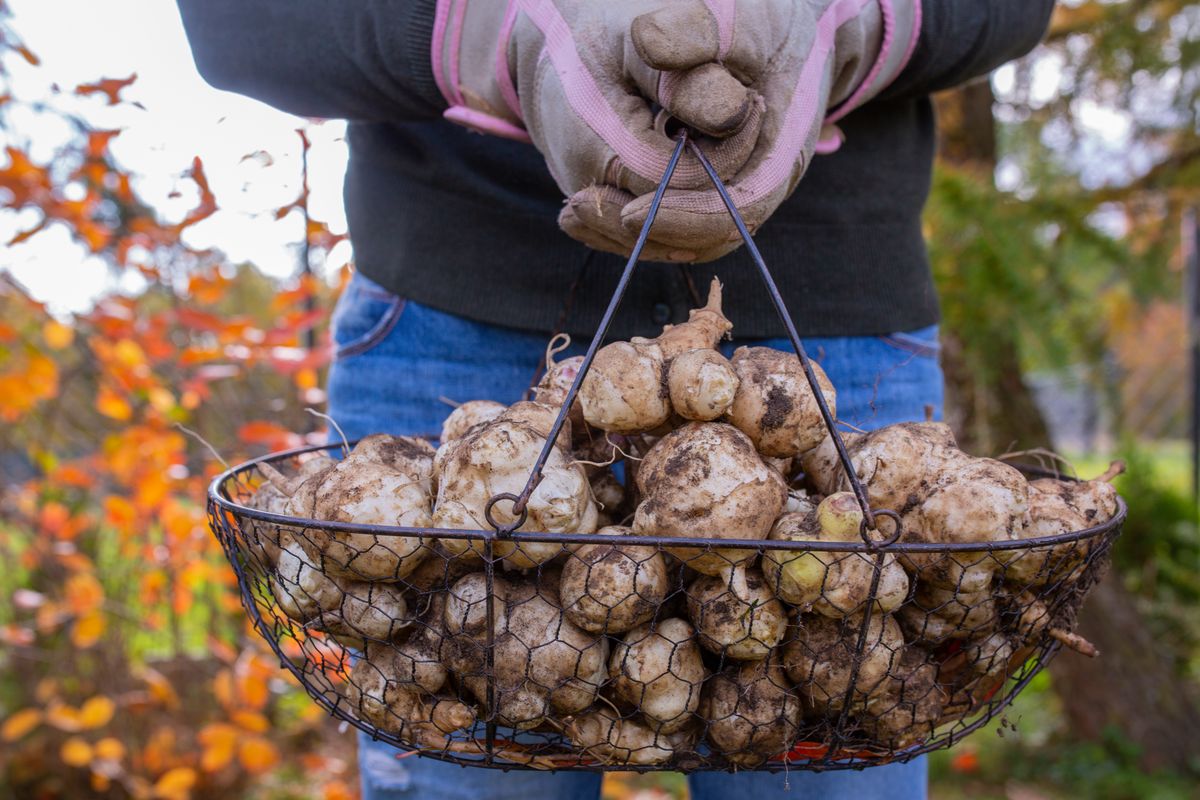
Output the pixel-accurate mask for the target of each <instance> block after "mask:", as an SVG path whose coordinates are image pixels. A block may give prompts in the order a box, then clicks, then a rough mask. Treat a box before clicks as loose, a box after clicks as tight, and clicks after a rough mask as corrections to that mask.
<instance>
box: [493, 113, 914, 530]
mask: <svg viewBox="0 0 1200 800" xmlns="http://www.w3.org/2000/svg"><path fill="white" fill-rule="evenodd" d="M685 147H687V148H689V149H690V150H691V152H692V154H693V155H694V156H695V157H696V159H697V160H698V161H699V162H700V165H701V166H702V167H703V168H704V171H705V172H706V173H708V177H709V179H710V180H711V181H712V184H713V187H714V188H715V189H716V190H717V194H718V195H720V197H721V201H722V202H723V203H724V204H725V208H726V210H727V211H728V212H729V216H730V217H731V218H732V219H733V224H734V225H735V226H737V230H738V233H740V234H741V236H742V241H743V242H744V243H745V245H746V249H747V251H748V252H749V253H750V257H751V258H752V259H753V260H754V264H755V266H756V267H758V272H759V275H760V276H761V277H762V280H763V283H764V284H765V285H766V287H767V292H768V293H769V294H770V296H771V302H772V304H773V305H774V306H775V311H776V313H777V314H778V315H779V319H780V320H781V321H782V322H783V324H784V327H785V328H786V329H787V334H788V339H789V341H791V344H792V347H793V349H794V350H795V351H796V356H797V357H798V358H799V359H800V366H801V367H802V368H803V369H804V376H805V378H806V379H807V380H808V385H809V387H810V388H811V389H812V393H813V397H815V398H816V401H817V407H818V408H819V409H820V411H821V419H822V420H823V421H824V423H825V429H826V430H827V431H828V432H829V436H830V438H831V439H832V440H833V444H834V447H835V448H836V449H837V454H838V460H839V462H840V463H841V465H842V469H843V470H844V472H845V474H846V478H847V480H848V481H849V483H850V487H851V489H852V491H853V492H854V496H855V498H856V499H857V500H858V505H859V507H860V508H861V509H862V513H863V521H862V525H861V527H860V530H859V533H860V535H861V536H862V539H863V541H864V542H865V543H866V545H867V546H868V547H869V548H870V549H872V550H875V549H878V548H883V547H887V546H888V545H890V544H893V543H895V542H896V541H897V540H898V539H899V538H900V534H901V530H902V529H901V524H900V515H899V514H897V513H896V512H894V511H892V510H890V509H879V510H872V508H871V504H870V502H869V500H868V498H867V492H866V489H864V488H863V485H862V482H861V481H860V480H859V479H858V475H857V473H856V472H855V470H854V465H853V463H852V462H851V461H850V454H849V453H848V452H847V450H846V444H845V442H843V441H842V437H841V435H840V434H839V433H838V431H837V423H836V421H835V420H834V418H833V414H832V413H830V411H829V403H828V402H826V400H825V395H824V393H823V392H822V391H821V386H820V384H819V383H818V382H817V376H816V373H814V372H813V368H812V362H811V361H810V360H809V357H808V353H807V352H806V351H805V349H804V343H803V342H801V341H800V335H799V334H798V333H797V332H796V325H795V323H793V322H792V317H791V314H789V313H788V310H787V306H786V305H785V304H784V302H783V297H782V296H781V295H780V294H779V288H778V287H777V286H776V285H775V279H774V278H772V277H771V271H770V270H769V269H768V268H767V264H766V261H764V260H763V257H762V253H760V252H759V250H758V246H757V245H755V243H754V238H753V237H752V236H751V235H750V231H749V229H748V228H747V227H746V223H745V221H744V220H743V219H742V215H741V213H739V212H738V210H737V206H736V205H734V202H733V199H732V198H731V197H730V196H729V191H728V190H727V189H726V188H725V184H724V182H723V181H722V180H721V178H720V177H719V176H718V175H717V172H716V170H715V169H713V166H712V164H711V163H710V162H709V160H708V158H707V157H706V156H705V155H704V151H703V150H701V149H700V147H699V146H698V145H697V144H696V142H695V141H694V140H693V139H691V137H689V136H688V134H687V131H686V130H683V131H680V133H679V134H678V136H677V141H676V144H675V150H674V151H673V152H672V153H671V159H670V160H669V161H668V162H667V168H666V170H665V171H664V172H663V176H662V180H660V181H659V183H658V188H657V189H655V191H654V199H653V200H652V201H651V203H650V210H649V213H648V214H647V215H646V221H645V222H644V223H643V224H642V229H641V232H639V233H638V238H637V241H636V242H635V244H634V246H633V251H632V252H631V253H630V254H629V260H628V261H627V262H626V263H625V269H624V270H623V271H622V272H621V278H620V280H618V281H617V286H616V288H615V289H613V294H612V298H611V299H610V300H609V301H608V308H606V309H605V311H604V316H603V317H601V319H600V324H599V325H598V326H597V328H596V333H595V335H594V336H592V341H591V343H590V344H588V349H587V353H586V354H585V355H584V357H583V364H581V365H580V367H579V371H578V373H576V375H575V380H574V381H573V382H572V383H571V388H570V389H569V390H568V391H567V396H566V399H565V400H563V404H562V408H561V409H559V412H558V416H557V417H556V418H555V420H554V425H553V426H551V428H550V432H549V435H548V436H547V437H546V443H545V445H543V446H542V450H541V452H540V453H539V454H538V458H537V460H536V461H535V462H534V465H533V469H532V470H531V471H530V473H529V479H528V480H527V481H526V483H525V488H524V489H523V490H522V491H521V493H520V494H519V495H513V494H508V493H505V494H501V495H496V496H495V497H493V498H491V500H490V501H489V502H488V504H487V507H486V508H485V510H484V516H485V517H486V518H487V522H488V524H489V525H491V526H492V528H493V529H495V531H496V534H497V536H498V537H499V538H506V537H508V536H509V535H510V534H512V533H513V532H514V531H516V530H517V529H518V528H520V527H521V526H522V525H523V524H525V521H526V519H527V518H528V512H527V510H526V506H527V505H528V503H529V498H530V496H532V495H533V491H534V489H536V488H537V485H538V484H539V483H540V482H541V480H542V469H543V468H544V467H545V465H546V461H547V460H548V459H549V458H550V453H551V452H552V450H553V448H554V443H555V442H556V441H557V440H558V436H559V434H560V433H561V432H562V428H563V424H564V423H565V421H566V418H567V415H568V414H569V413H570V409H571V406H572V405H573V404H574V402H575V397H576V395H577V394H578V393H579V387H580V386H581V385H582V384H583V379H584V378H585V377H586V376H587V374H588V371H589V370H590V369H591V367H592V361H593V360H594V359H595V357H596V352H597V351H598V350H599V349H600V346H601V344H602V343H603V342H604V339H605V338H606V337H607V335H608V329H609V326H610V325H611V324H612V319H613V316H614V315H615V314H616V311H617V309H618V308H620V306H621V301H622V300H623V299H624V297H625V291H626V289H628V288H629V281H630V279H631V278H632V277H633V272H634V270H635V269H636V268H637V265H638V259H639V258H640V257H641V254H642V249H643V248H644V247H645V246H646V241H647V239H648V238H649V236H650V229H651V228H652V227H653V226H654V220H655V218H656V217H657V216H658V209H659V207H660V206H661V205H662V199H663V195H665V194H666V191H667V186H668V184H670V182H671V176H672V175H673V174H674V173H675V168H676V167H677V166H678V164H679V160H680V158H681V157H682V155H683V150H684V148H685ZM500 501H508V502H511V503H512V513H513V517H514V518H513V520H512V521H511V522H509V523H506V524H500V523H499V522H497V521H496V519H495V518H494V517H493V516H492V508H493V507H494V506H495V505H496V503H498V502H500ZM878 516H886V517H887V518H889V519H890V520H892V522H893V523H894V530H893V531H892V532H891V534H890V535H888V536H886V537H885V538H883V539H880V540H876V539H873V538H872V537H871V534H870V532H871V531H873V530H875V528H876V517H878Z"/></svg>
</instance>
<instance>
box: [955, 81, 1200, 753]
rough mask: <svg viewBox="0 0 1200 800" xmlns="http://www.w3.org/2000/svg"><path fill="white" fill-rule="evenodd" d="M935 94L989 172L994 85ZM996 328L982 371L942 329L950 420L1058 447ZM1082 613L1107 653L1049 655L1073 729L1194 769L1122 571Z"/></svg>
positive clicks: (1161, 662)
mask: <svg viewBox="0 0 1200 800" xmlns="http://www.w3.org/2000/svg"><path fill="white" fill-rule="evenodd" d="M936 102H937V109H938V117H939V120H938V121H939V126H938V127H939V134H940V137H939V139H940V141H939V145H940V157H941V158H943V159H945V160H947V161H949V162H951V163H953V164H954V165H955V166H956V167H959V168H962V169H967V170H971V171H974V172H976V174H978V175H979V179H980V180H986V181H991V180H992V173H993V171H994V169H995V166H996V135H995V119H994V117H993V115H992V103H993V95H992V91H991V86H990V85H989V84H988V83H987V82H986V81H980V82H977V83H973V84H970V85H968V86H965V87H962V88H960V89H958V90H956V91H954V92H950V93H946V94H943V95H940V96H938V97H937V98H936ZM979 301H980V302H981V303H982V302H983V298H979ZM994 334H995V335H994V336H991V337H989V342H988V353H987V354H986V359H987V362H986V363H987V366H988V369H986V370H981V369H978V368H974V367H976V366H977V365H979V364H981V363H983V362H982V361H981V359H982V358H984V357H985V356H984V355H983V354H981V353H979V354H975V353H970V352H967V351H966V348H965V345H964V341H965V340H964V339H963V337H962V336H961V335H960V332H959V331H956V330H954V329H953V328H951V327H946V328H945V330H944V331H943V334H942V344H943V347H942V366H943V369H944V371H945V374H946V419H947V421H948V422H949V423H950V424H951V426H952V427H953V428H954V431H955V434H956V435H957V436H958V438H959V443H960V445H961V446H962V447H963V449H965V450H967V451H970V452H975V453H979V454H987V455H994V454H996V453H999V452H1004V451H1009V450H1013V449H1026V448H1030V447H1052V442H1051V441H1050V435H1049V430H1048V428H1047V425H1046V421H1045V418H1044V417H1043V415H1042V413H1041V411H1040V409H1039V408H1038V406H1037V404H1036V403H1035V402H1034V399H1033V394H1032V392H1031V391H1030V390H1029V387H1028V386H1027V385H1026V384H1025V382H1024V380H1023V379H1022V376H1021V370H1020V360H1019V357H1018V356H1019V350H1018V345H1017V341H1016V338H1015V336H1014V335H1009V332H1008V331H1007V330H1005V329H998V330H995V331H994ZM1116 546H1117V547H1120V542H1119V541H1118V542H1117V544H1116ZM1079 620H1080V622H1079V632H1080V633H1081V634H1082V635H1083V636H1084V637H1086V638H1087V639H1089V640H1091V641H1092V642H1093V643H1094V644H1095V645H1096V646H1097V647H1098V648H1099V649H1100V653H1101V655H1100V657H1099V658H1096V659H1090V658H1086V657H1084V656H1080V655H1077V654H1075V653H1072V652H1065V653H1062V654H1060V655H1059V656H1058V657H1057V658H1055V660H1054V661H1052V662H1051V664H1050V673H1051V676H1052V677H1053V679H1054V685H1055V686H1056V687H1066V688H1067V690H1066V691H1061V690H1060V691H1059V693H1058V694H1059V697H1060V699H1061V701H1062V705H1063V709H1064V712H1065V716H1066V719H1067V723H1068V725H1069V726H1070V730H1071V733H1072V735H1073V736H1076V737H1078V738H1082V739H1092V740H1096V739H1099V738H1101V737H1102V735H1103V734H1104V732H1105V729H1106V728H1109V727H1111V728H1115V729H1116V730H1119V731H1121V732H1122V733H1123V734H1124V735H1125V736H1126V737H1127V738H1128V739H1130V740H1132V741H1134V742H1136V743H1137V744H1139V745H1140V746H1141V747H1142V748H1143V756H1142V760H1143V765H1144V766H1145V767H1147V768H1151V769H1152V768H1156V767H1163V766H1171V767H1174V768H1176V769H1188V768H1192V767H1193V766H1194V765H1193V764H1191V763H1190V762H1191V760H1192V759H1194V758H1195V754H1196V747H1197V745H1196V743H1197V742H1200V714H1197V710H1196V709H1197V708H1198V707H1200V706H1197V703H1196V700H1195V699H1194V698H1192V697H1190V696H1189V693H1188V689H1189V688H1190V687H1188V686H1187V685H1186V684H1185V683H1184V681H1182V680H1181V679H1180V677H1179V676H1178V675H1177V674H1176V673H1175V671H1174V669H1173V659H1172V658H1171V657H1170V654H1169V653H1164V652H1163V651H1162V649H1161V647H1162V646H1161V645H1160V644H1159V643H1157V642H1156V641H1155V640H1154V637H1153V636H1152V635H1151V633H1150V629H1149V628H1148V626H1147V625H1146V623H1145V621H1144V619H1143V618H1142V615H1141V614H1140V613H1139V611H1138V609H1137V606H1136V604H1135V601H1134V598H1133V597H1132V596H1131V595H1130V594H1129V593H1128V592H1127V591H1126V590H1125V589H1124V587H1123V586H1122V584H1121V579H1120V576H1119V575H1116V574H1110V575H1109V576H1108V577H1107V578H1105V579H1104V580H1103V581H1102V582H1101V583H1099V584H1098V585H1097V586H1095V587H1094V588H1093V590H1092V594H1091V596H1090V597H1089V598H1088V601H1087V603H1086V604H1085V605H1084V607H1083V611H1082V613H1081V614H1080V618H1079Z"/></svg>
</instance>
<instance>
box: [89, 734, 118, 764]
mask: <svg viewBox="0 0 1200 800" xmlns="http://www.w3.org/2000/svg"><path fill="white" fill-rule="evenodd" d="M92 752H93V754H94V755H95V756H96V758H99V759H101V760H104V761H120V760H121V759H123V758H124V757H125V745H124V744H122V743H121V740H120V739H114V738H113V737H111V736H107V737H105V738H103V739H101V740H100V741H98V742H96V744H95V745H94V746H93V747H92Z"/></svg>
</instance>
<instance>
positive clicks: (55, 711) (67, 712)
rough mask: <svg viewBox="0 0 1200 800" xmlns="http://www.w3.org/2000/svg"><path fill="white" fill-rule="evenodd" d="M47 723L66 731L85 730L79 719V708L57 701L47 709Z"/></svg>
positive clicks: (76, 731)
mask: <svg viewBox="0 0 1200 800" xmlns="http://www.w3.org/2000/svg"><path fill="white" fill-rule="evenodd" d="M45 719H46V724H48V725H50V726H51V727H54V728H58V729H59V730H60V731H64V732H66V733H78V732H79V731H81V730H83V724H82V723H80V721H79V709H77V708H75V707H74V706H69V705H66V704H65V703H55V704H54V705H51V706H50V707H49V708H47V709H46V716H45Z"/></svg>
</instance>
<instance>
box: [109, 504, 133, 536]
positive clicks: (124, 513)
mask: <svg viewBox="0 0 1200 800" xmlns="http://www.w3.org/2000/svg"><path fill="white" fill-rule="evenodd" d="M104 518H105V522H107V523H108V524H109V525H111V526H112V527H114V528H116V529H117V530H118V531H119V532H121V533H122V534H125V535H129V534H132V533H133V526H134V522H135V521H136V520H137V509H136V508H134V506H133V503H131V502H129V500H128V498H125V497H121V496H120V495H113V494H110V495H109V496H108V497H105V498H104Z"/></svg>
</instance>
